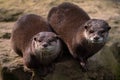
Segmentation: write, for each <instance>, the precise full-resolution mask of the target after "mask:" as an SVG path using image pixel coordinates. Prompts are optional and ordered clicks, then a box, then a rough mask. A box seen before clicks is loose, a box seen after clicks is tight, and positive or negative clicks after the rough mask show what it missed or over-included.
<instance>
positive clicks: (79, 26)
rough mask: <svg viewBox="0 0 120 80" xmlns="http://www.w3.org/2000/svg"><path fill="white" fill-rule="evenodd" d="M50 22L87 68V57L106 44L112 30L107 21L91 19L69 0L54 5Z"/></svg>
mask: <svg viewBox="0 0 120 80" xmlns="http://www.w3.org/2000/svg"><path fill="white" fill-rule="evenodd" d="M48 22H49V24H50V25H51V27H52V28H53V30H54V32H56V33H57V34H58V35H59V36H60V37H61V39H62V40H63V41H64V42H65V43H66V45H67V47H68V49H69V51H70V53H71V54H72V56H73V57H74V58H76V59H77V60H78V61H79V63H80V65H81V67H83V68H84V69H85V70H86V69H87V68H86V65H85V64H86V61H87V59H88V58H89V57H91V56H92V55H94V54H95V53H96V52H98V51H99V50H100V49H101V48H102V47H103V46H104V45H105V43H106V41H107V38H108V34H109V30H110V26H109V25H108V23H107V22H106V21H104V20H100V19H90V17H89V16H88V14H87V13H86V12H85V11H84V10H82V9H81V8H79V7H78V6H77V5H74V4H71V3H68V2H65V3H62V4H60V5H58V6H57V7H53V8H52V9H51V10H50V11H49V14H48Z"/></svg>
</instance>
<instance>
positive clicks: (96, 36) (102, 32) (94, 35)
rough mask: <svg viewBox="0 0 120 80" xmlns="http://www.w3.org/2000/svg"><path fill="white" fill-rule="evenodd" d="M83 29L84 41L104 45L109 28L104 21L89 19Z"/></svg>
mask: <svg viewBox="0 0 120 80" xmlns="http://www.w3.org/2000/svg"><path fill="white" fill-rule="evenodd" d="M84 28H85V31H84V35H85V38H86V40H88V41H89V42H92V43H105V42H106V41H107V39H108V34H109V30H110V28H111V27H110V26H109V25H108V23H107V22H105V21H104V20H99V19H91V20H89V21H87V22H86V23H85V25H84Z"/></svg>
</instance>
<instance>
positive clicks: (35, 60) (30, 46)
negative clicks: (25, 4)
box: [11, 14, 62, 75]
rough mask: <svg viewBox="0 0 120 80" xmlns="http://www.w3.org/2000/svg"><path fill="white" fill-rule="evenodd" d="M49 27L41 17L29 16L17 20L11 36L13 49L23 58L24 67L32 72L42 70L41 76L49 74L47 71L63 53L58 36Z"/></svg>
mask: <svg viewBox="0 0 120 80" xmlns="http://www.w3.org/2000/svg"><path fill="white" fill-rule="evenodd" d="M48 26H49V25H48V23H47V22H46V21H45V20H44V19H43V18H42V17H41V16H38V15H35V14H27V15H24V16H22V17H21V18H19V19H18V20H17V22H16V23H15V25H14V28H13V31H12V35H11V43H12V48H13V50H14V51H15V52H16V53H17V54H18V55H19V56H21V57H23V62H24V65H25V66H27V68H30V69H32V70H38V69H39V68H40V70H41V75H42V74H45V75H46V74H47V72H48V71H47V72H46V69H47V68H48V67H49V66H52V65H53V64H54V60H55V59H56V58H57V57H58V56H59V55H60V54H61V51H62V46H61V41H60V39H59V37H58V35H56V34H55V33H53V32H51V30H50V28H49V27H48ZM46 67H47V68H46ZM47 70H49V69H47Z"/></svg>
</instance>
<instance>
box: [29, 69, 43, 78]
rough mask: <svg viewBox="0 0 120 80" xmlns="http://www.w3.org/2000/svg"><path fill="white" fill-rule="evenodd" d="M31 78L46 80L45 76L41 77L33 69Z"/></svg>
mask: <svg viewBox="0 0 120 80" xmlns="http://www.w3.org/2000/svg"><path fill="white" fill-rule="evenodd" d="M30 80H44V79H43V77H40V76H39V75H38V74H36V72H35V71H34V70H33V71H32V76H31V79H30Z"/></svg>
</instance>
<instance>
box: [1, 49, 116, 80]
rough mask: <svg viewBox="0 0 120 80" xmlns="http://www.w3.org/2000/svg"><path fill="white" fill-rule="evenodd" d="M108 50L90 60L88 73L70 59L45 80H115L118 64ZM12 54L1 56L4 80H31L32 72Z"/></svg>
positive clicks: (60, 64) (39, 78)
mask: <svg viewBox="0 0 120 80" xmlns="http://www.w3.org/2000/svg"><path fill="white" fill-rule="evenodd" d="M108 49H109V48H108V47H105V48H104V49H102V50H101V51H100V52H99V53H97V54H96V55H94V56H93V57H91V58H90V59H89V61H88V65H87V66H88V70H89V71H87V72H83V71H82V70H81V68H80V65H79V64H78V63H77V62H76V61H75V60H74V59H72V58H69V59H67V60H65V61H62V62H58V63H57V64H56V67H55V71H54V72H53V73H50V74H48V75H47V76H46V77H44V80H115V79H116V77H115V69H116V66H117V62H116V61H115V60H114V59H115V58H114V57H113V56H112V52H109V51H108V52H106V51H107V50H108ZM11 54H12V55H11ZM11 54H7V55H2V54H1V55H0V56H1V58H2V61H1V72H2V80H30V79H31V77H32V72H30V71H29V70H25V69H24V66H23V62H22V58H20V57H18V56H17V55H16V54H15V53H14V52H11ZM106 55H109V57H106ZM66 58H67V57H66ZM111 66H112V67H111ZM36 76H37V79H35V80H41V77H40V76H39V75H36Z"/></svg>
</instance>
